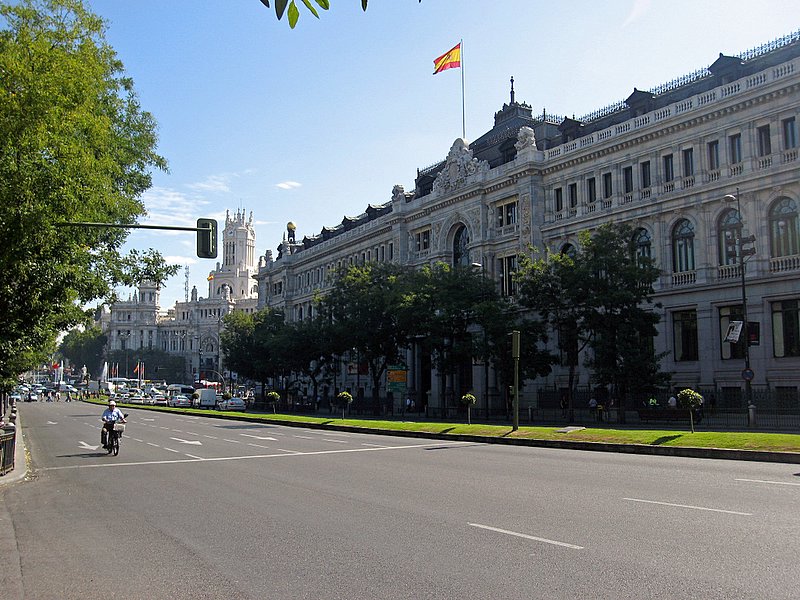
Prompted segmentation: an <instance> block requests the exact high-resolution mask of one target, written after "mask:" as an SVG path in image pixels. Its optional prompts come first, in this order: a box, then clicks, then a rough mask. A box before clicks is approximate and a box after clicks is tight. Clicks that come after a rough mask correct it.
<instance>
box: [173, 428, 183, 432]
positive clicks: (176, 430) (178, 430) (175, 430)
mask: <svg viewBox="0 0 800 600" xmlns="http://www.w3.org/2000/svg"><path fill="white" fill-rule="evenodd" d="M171 431H174V432H175V433H183V430H182V429H172V430H171Z"/></svg>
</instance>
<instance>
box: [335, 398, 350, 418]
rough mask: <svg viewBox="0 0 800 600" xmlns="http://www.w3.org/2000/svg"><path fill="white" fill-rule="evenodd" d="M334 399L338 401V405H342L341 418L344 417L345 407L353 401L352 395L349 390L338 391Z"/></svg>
mask: <svg viewBox="0 0 800 600" xmlns="http://www.w3.org/2000/svg"><path fill="white" fill-rule="evenodd" d="M336 399H337V400H338V401H339V406H341V407H342V419H344V414H345V411H346V410H347V407H348V406H350V404H351V403H352V402H353V395H352V394H351V393H350V392H339V393H338V394H337V396H336Z"/></svg>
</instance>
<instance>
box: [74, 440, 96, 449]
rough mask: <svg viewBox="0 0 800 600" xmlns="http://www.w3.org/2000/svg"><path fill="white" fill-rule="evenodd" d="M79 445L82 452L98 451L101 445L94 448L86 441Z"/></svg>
mask: <svg viewBox="0 0 800 600" xmlns="http://www.w3.org/2000/svg"><path fill="white" fill-rule="evenodd" d="M78 444H80V447H81V450H97V449H98V448H99V447H100V446H99V445H98V446H92V445H90V444H87V443H86V442H84V441H80V442H78Z"/></svg>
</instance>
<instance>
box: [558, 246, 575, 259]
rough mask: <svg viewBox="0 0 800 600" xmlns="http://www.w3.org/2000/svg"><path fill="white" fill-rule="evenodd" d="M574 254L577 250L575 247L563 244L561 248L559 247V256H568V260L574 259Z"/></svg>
mask: <svg viewBox="0 0 800 600" xmlns="http://www.w3.org/2000/svg"><path fill="white" fill-rule="evenodd" d="M576 252H577V250H576V249H575V246H573V245H572V244H564V245H563V246H561V254H564V255H565V256H569V257H570V258H575V254H576Z"/></svg>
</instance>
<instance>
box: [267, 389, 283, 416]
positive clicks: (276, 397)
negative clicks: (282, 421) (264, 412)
mask: <svg viewBox="0 0 800 600" xmlns="http://www.w3.org/2000/svg"><path fill="white" fill-rule="evenodd" d="M280 401H281V395H280V394H279V393H278V392H276V391H275V390H271V391H269V392H267V402H271V403H272V412H273V414H274V413H276V412H278V409H277V406H278V402H280Z"/></svg>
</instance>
